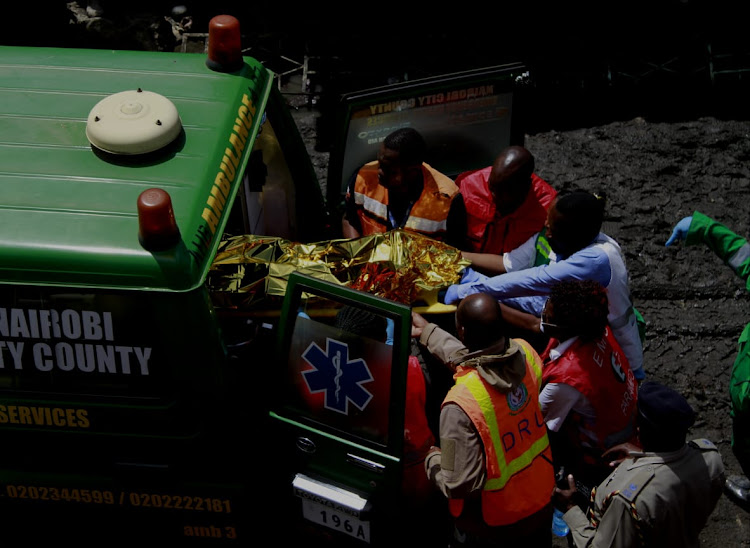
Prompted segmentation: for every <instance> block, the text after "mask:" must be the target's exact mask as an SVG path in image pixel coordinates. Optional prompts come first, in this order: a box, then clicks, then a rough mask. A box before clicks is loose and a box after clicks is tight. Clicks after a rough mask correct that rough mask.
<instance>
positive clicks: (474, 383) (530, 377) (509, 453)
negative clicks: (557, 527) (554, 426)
mask: <svg viewBox="0 0 750 548" xmlns="http://www.w3.org/2000/svg"><path fill="white" fill-rule="evenodd" d="M515 340H516V342H517V343H519V344H521V346H522V347H523V350H524V352H525V353H526V375H525V376H524V378H523V381H522V382H521V384H519V385H518V387H517V388H516V389H515V390H514V391H512V392H509V393H507V394H503V393H501V392H499V391H498V390H495V389H494V388H492V387H491V386H490V385H488V384H487V383H486V382H485V381H484V380H483V379H482V377H481V375H480V374H479V373H478V372H477V370H476V369H475V368H473V367H463V366H459V367H458V368H457V370H456V374H455V375H454V378H455V379H456V384H455V385H454V386H453V388H451V389H450V391H449V392H448V395H447V396H446V398H445V401H444V402H443V405H445V404H446V403H455V404H457V405H459V406H460V407H461V409H462V410H463V411H464V412H465V413H466V414H467V415H468V417H469V418H470V419H471V422H472V423H473V424H474V427H475V428H476V429H477V432H478V433H479V436H480V437H481V439H482V445H483V446H484V458H485V459H484V460H485V465H486V467H487V480H486V481H485V484H484V488H483V490H482V496H481V500H482V503H481V505H482V518H483V520H484V522H485V523H486V524H487V525H490V526H493V527H495V526H500V525H510V524H512V523H516V522H518V521H520V520H522V519H524V518H526V517H529V516H531V515H533V514H535V513H537V512H539V511H540V510H542V509H543V508H544V507H546V506H547V505H548V504H549V502H550V495H551V494H552V489H553V487H554V481H555V480H554V472H553V469H552V453H551V450H550V446H549V438H548V437H547V428H546V426H545V424H544V420H543V418H542V413H541V410H540V408H539V384H538V377H537V372H536V371H538V369H537V368H538V366H539V365H540V363H539V362H541V360H540V358H539V356H538V355H537V353H536V352H535V351H534V350H533V348H531V346H530V345H529V344H528V343H526V342H525V341H522V340H519V339H515ZM533 362H537V363H533ZM449 508H450V511H451V514H452V515H453V516H454V517H458V516H460V515H461V512H462V511H463V500H462V499H450V500H449Z"/></svg>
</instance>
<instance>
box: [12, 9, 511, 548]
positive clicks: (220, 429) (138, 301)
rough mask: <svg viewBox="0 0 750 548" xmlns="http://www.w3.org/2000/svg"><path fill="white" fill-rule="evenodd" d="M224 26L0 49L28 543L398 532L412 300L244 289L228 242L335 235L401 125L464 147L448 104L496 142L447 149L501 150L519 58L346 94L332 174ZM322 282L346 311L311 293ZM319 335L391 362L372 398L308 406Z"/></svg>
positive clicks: (290, 288) (20, 478)
mask: <svg viewBox="0 0 750 548" xmlns="http://www.w3.org/2000/svg"><path fill="white" fill-rule="evenodd" d="M229 22H230V23H231V21H229ZM216 43H217V45H216V48H217V49H216V50H214V51H213V52H212V50H211V48H210V47H209V50H208V55H205V54H199V53H165V52H145V51H111V50H86V49H66V48H46V47H42V48H34V47H11V46H3V47H0V442H1V443H2V447H3V450H2V452H1V453H0V516H2V520H3V527H2V529H3V534H4V535H6V536H5V537H4V538H7V539H12V540H13V541H15V542H16V543H17V544H23V545H33V543H34V542H37V541H38V542H41V541H49V540H51V539H54V540H70V541H75V542H77V543H78V544H79V545H94V544H96V545H97V546H101V545H119V544H123V545H132V543H133V542H139V541H159V542H169V543H170V545H192V544H196V545H213V544H217V545H222V546H226V545H237V546H239V545H247V544H248V543H250V542H254V541H257V540H259V539H264V538H269V537H270V538H278V539H287V540H294V541H300V542H307V541H308V540H309V541H310V542H313V541H317V540H321V539H322V540H323V541H325V542H327V543H342V544H350V543H353V544H354V545H360V544H361V545H383V544H385V543H387V542H391V541H392V539H393V538H394V527H395V525H394V524H395V523H396V522H395V521H392V520H394V519H397V516H398V515H399V514H400V513H402V511H403V510H404V507H403V505H402V504H400V502H399V501H400V500H401V497H400V491H399V490H400V485H401V476H402V474H403V458H404V455H403V452H404V448H403V436H402V435H401V433H402V432H403V428H404V403H405V402H404V399H405V379H406V362H407V360H408V355H409V352H410V341H409V325H410V307H409V306H406V305H403V304H399V303H395V302H392V301H388V300H386V299H382V298H379V297H375V296H373V295H370V294H367V293H363V292H360V291H355V290H353V289H349V288H347V287H345V286H343V285H339V284H336V283H331V282H329V281H324V280H320V279H316V278H315V277H313V276H309V275H306V274H301V273H293V274H291V275H290V276H289V278H288V284H287V288H286V294H285V295H284V296H283V297H279V298H277V299H266V300H261V302H260V304H257V303H251V304H249V305H247V306H237V305H236V302H237V301H235V300H231V304H228V301H227V299H226V293H225V292H223V293H222V294H218V293H217V292H216V291H215V289H216V288H215V285H214V284H213V283H212V281H211V276H212V272H214V271H215V266H214V261H215V259H216V257H217V254H218V253H219V252H220V250H221V248H222V245H223V242H225V241H226V240H227V239H228V238H232V237H236V236H240V235H255V236H267V237H269V238H284V239H285V240H288V241H295V242H320V241H326V240H329V239H331V238H335V237H336V235H337V232H336V229H335V227H336V226H337V224H338V223H339V219H340V205H341V201H342V199H343V192H344V189H345V187H346V181H347V180H348V177H349V176H350V175H351V173H352V172H353V170H354V169H356V166H357V165H359V164H361V163H364V162H365V161H369V160H370V159H372V158H374V155H375V151H376V150H377V146H378V144H379V142H380V140H382V138H383V137H384V136H385V134H387V133H388V132H389V131H391V130H392V129H395V127H401V126H403V125H407V124H414V125H415V127H419V128H423V130H424V134H425V136H426V137H427V139H428V142H430V141H432V142H433V143H449V142H450V140H451V139H459V138H461V135H460V134H458V133H456V132H455V131H454V132H452V133H451V134H450V136H449V138H447V137H446V134H445V129H444V128H445V122H446V120H452V126H453V127H454V128H463V129H462V131H463V132H464V136H470V135H473V137H472V139H473V142H475V144H477V143H481V145H479V144H477V146H470V147H469V148H471V150H472V154H473V156H472V155H467V154H464V155H463V158H464V159H465V160H466V161H465V162H463V163H461V161H459V160H457V159H456V157H455V155H450V154H445V151H440V150H439V146H438V145H435V147H434V148H435V150H436V156H437V157H439V158H442V159H443V160H444V162H445V165H443V166H440V167H443V168H444V169H445V170H446V172H448V171H451V170H452V171H453V173H454V174H457V173H458V171H460V170H464V169H473V168H476V167H483V165H489V163H490V162H491V159H492V158H493V157H494V154H495V153H496V151H497V150H498V149H499V148H501V147H502V146H505V145H507V144H510V142H511V141H513V139H515V138H516V136H515V134H514V133H513V132H512V131H511V129H512V128H515V127H517V123H515V122H514V123H513V124H511V118H512V116H511V112H512V97H513V93H514V90H515V88H516V86H517V85H518V84H519V82H520V80H522V79H523V77H524V76H523V75H524V74H525V72H524V70H523V67H521V66H517V65H512V66H503V67H496V68H493V69H492V70H486V71H470V72H467V73H466V74H462V75H459V76H455V75H453V76H451V77H450V78H443V79H439V78H438V79H426V80H425V81H423V82H419V83H416V84H412V83H409V84H406V85H403V84H402V85H395V86H388V87H384V88H382V89H380V88H378V89H374V90H367V91H365V92H356V93H350V94H347V95H345V96H342V97H341V101H340V108H339V116H338V118H337V120H338V121H337V131H338V136H337V144H336V146H335V152H332V153H331V163H330V167H329V177H328V189H327V190H328V192H327V194H326V195H325V196H324V193H323V191H322V190H321V186H320V184H319V182H318V180H317V178H316V175H315V171H314V169H313V167H312V163H311V161H310V157H309V155H308V153H307V151H306V149H305V145H304V142H303V140H302V139H301V137H300V135H299V132H298V130H297V127H296V124H295V121H294V119H293V117H292V115H291V112H290V108H289V106H288V105H287V103H286V101H285V98H284V96H283V95H282V93H281V92H280V91H279V86H278V85H277V84H278V81H277V79H276V78H275V75H274V74H273V73H272V72H270V71H269V70H268V69H267V68H265V67H264V66H263V65H262V64H261V63H260V62H259V61H257V60H255V59H253V58H251V57H248V56H244V57H242V56H241V54H239V53H238V52H237V51H234V52H232V51H228V52H224V51H221V50H219V49H218V48H219V40H216ZM209 44H210V37H209ZM462 104H463V105H464V108H463V110H462V108H461V105H462ZM483 120H484V124H483V123H482V122H483ZM462 121H463V122H466V123H462ZM428 122H429V123H428ZM438 122H441V123H438ZM429 124H434V125H433V126H430V125H429ZM498 127H500V131H499V132H497V133H493V132H491V131H490V128H494V129H495V130H497V128H498ZM483 128H485V129H483ZM482 131H486V132H487V133H486V136H484V137H483V135H482ZM485 140H488V141H489V142H487V143H484V142H483V141H485ZM456 142H457V141H456ZM482 147H485V149H484V150H482ZM436 165H440V162H439V161H438V162H436ZM262 283H263V281H262V280H261V281H260V284H261V285H262ZM311 297H316V298H317V299H318V300H323V301H324V302H326V303H327V306H326V307H325V308H324V310H328V312H326V313H321V311H320V308H319V307H318V308H317V309H316V310H309V312H310V314H307V313H301V312H305V310H307V303H308V302H309V301H310V298H311ZM238 300H239V301H241V299H238ZM344 305H350V306H354V307H359V308H363V309H366V310H369V311H372V312H375V313H377V314H379V315H381V316H383V317H385V318H387V319H388V321H389V323H390V325H391V326H392V327H393V328H394V329H393V333H394V336H393V342H392V344H388V345H384V344H381V343H378V344H375V343H373V342H371V341H366V342H367V344H364V343H362V341H361V340H359V341H357V337H354V336H351V334H347V333H344V332H342V331H341V330H336V329H335V328H334V327H333V312H335V311H336V310H337V309H338V308H340V307H341V306H344ZM360 339H361V338H360ZM331 341H332V342H331ZM326 344H329V345H330V344H333V345H336V344H339V345H341V344H346V345H348V346H347V348H351V349H352V352H359V354H358V355H354V354H352V355H351V356H350V359H351V360H355V361H356V360H358V363H363V364H365V365H366V366H367V368H368V371H370V374H371V375H373V374H375V373H377V372H378V371H379V372H380V373H377V374H378V380H377V382H378V383H380V385H381V386H384V387H385V390H383V391H381V392H380V393H379V395H378V398H373V397H372V396H370V397H369V398H365V399H366V400H367V401H364V400H359V401H358V402H357V405H359V406H360V407H362V409H360V408H357V407H356V405H353V406H351V407H349V408H347V409H336V410H330V409H323V410H321V409H315V410H312V409H311V408H309V407H306V405H307V404H306V402H305V401H303V400H301V399H300V397H299V388H300V382H301V381H302V380H303V376H302V370H300V369H299V364H301V363H309V362H307V361H306V358H304V359H303V357H304V356H308V355H309V354H308V350H309V349H310V348H317V349H321V348H322V349H323V353H325V349H326ZM368 363H369V364H370V365H367V364H368ZM373 372H375V373H373ZM381 375H385V377H383V378H381V377H380V376H381ZM361 386H363V387H364V389H365V391H367V390H366V389H367V388H368V386H367V385H366V384H365V385H361ZM308 403H309V402H308ZM367 407H370V409H369V411H368V413H369V415H370V420H371V421H373V420H374V421H375V423H371V424H370V426H369V427H368V428H363V427H362V424H359V423H357V420H356V418H354V416H353V411H351V410H355V409H357V410H358V412H363V411H364V410H366V409H367ZM375 409H377V410H378V411H377V412H374V411H373V410H375ZM350 411H351V413H350ZM407 510H408V509H407ZM8 545H15V544H12V543H10V540H9V544H8Z"/></svg>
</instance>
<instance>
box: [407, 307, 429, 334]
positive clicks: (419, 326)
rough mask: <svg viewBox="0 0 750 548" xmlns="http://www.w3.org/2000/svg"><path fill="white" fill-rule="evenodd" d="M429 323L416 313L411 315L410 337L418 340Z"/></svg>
mask: <svg viewBox="0 0 750 548" xmlns="http://www.w3.org/2000/svg"><path fill="white" fill-rule="evenodd" d="M428 323H430V322H428V321H427V320H425V319H424V316H422V315H421V314H418V313H417V312H413V311H412V313H411V336H412V337H413V338H415V339H418V338H419V337H421V336H422V331H424V328H425V327H427V324H428Z"/></svg>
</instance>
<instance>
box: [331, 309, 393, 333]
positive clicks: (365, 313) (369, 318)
mask: <svg viewBox="0 0 750 548" xmlns="http://www.w3.org/2000/svg"><path fill="white" fill-rule="evenodd" d="M334 325H335V326H336V327H338V328H340V329H342V330H344V331H347V332H349V333H353V334H354V335H362V336H365V337H370V338H371V339H375V340H378V341H384V340H385V339H386V336H387V333H386V329H387V323H386V320H385V318H384V317H383V316H379V315H378V314H375V313H373V312H370V311H369V310H365V309H364V308H357V307H356V306H349V305H346V306H343V307H342V308H341V309H340V310H339V311H338V313H337V314H336V320H335V322H334Z"/></svg>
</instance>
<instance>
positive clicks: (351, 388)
mask: <svg viewBox="0 0 750 548" xmlns="http://www.w3.org/2000/svg"><path fill="white" fill-rule="evenodd" d="M302 358H304V360H305V361H306V362H307V363H308V364H309V365H311V366H312V367H313V368H314V369H309V370H307V371H303V372H302V376H303V378H304V380H305V383H306V384H307V388H308V389H309V390H310V392H311V393H312V394H315V393H317V392H325V408H326V409H330V410H332V411H337V412H339V413H343V414H344V415H348V414H349V402H351V403H352V404H353V405H354V406H355V407H357V409H359V410H360V411H362V410H363V409H364V408H365V407H367V404H368V403H369V402H370V400H371V399H372V394H371V393H370V392H368V391H367V390H366V389H364V388H363V387H362V386H361V385H362V384H364V383H367V382H370V381H372V380H374V379H373V376H372V374H371V373H370V370H369V369H368V368H367V363H366V362H365V360H363V359H362V358H357V359H356V360H352V361H349V345H347V344H345V343H342V342H340V341H337V340H334V339H329V338H326V349H325V351H323V349H322V348H320V347H319V346H318V345H317V344H316V343H314V342H313V343H310V346H308V347H307V349H306V350H305V351H304V353H303V354H302Z"/></svg>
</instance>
